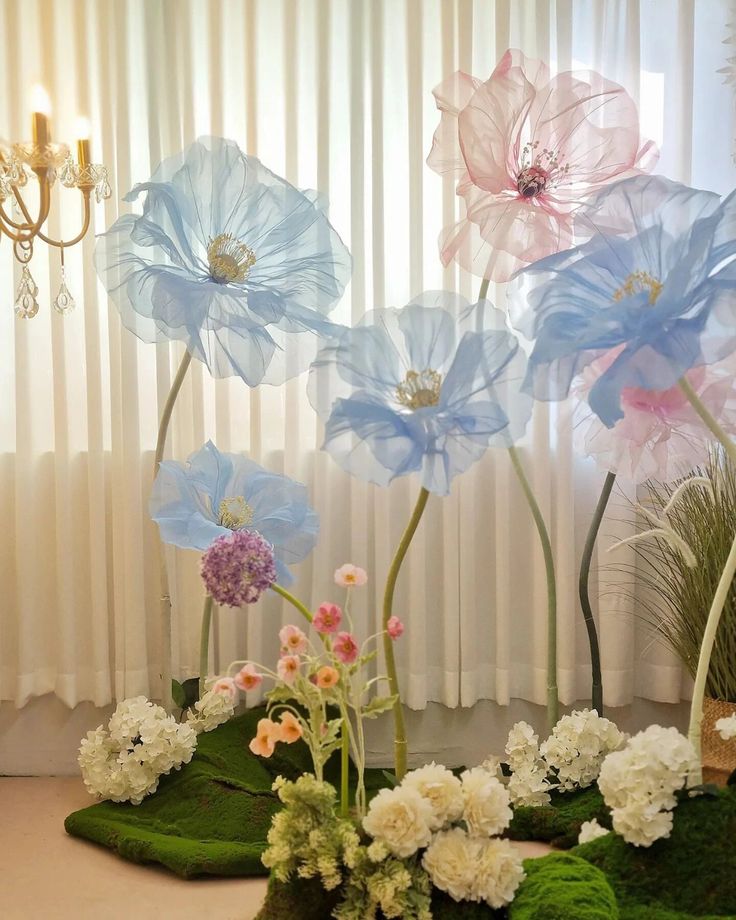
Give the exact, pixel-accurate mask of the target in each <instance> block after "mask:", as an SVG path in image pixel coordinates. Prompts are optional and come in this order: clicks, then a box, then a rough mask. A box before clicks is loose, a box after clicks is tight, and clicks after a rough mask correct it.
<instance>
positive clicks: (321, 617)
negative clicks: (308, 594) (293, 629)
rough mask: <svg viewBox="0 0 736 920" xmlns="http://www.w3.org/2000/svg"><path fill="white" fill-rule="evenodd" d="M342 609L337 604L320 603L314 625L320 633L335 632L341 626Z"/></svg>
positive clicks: (313, 621)
mask: <svg viewBox="0 0 736 920" xmlns="http://www.w3.org/2000/svg"><path fill="white" fill-rule="evenodd" d="M341 622H342V610H341V609H340V608H339V607H338V606H337V604H320V605H319V609H318V610H317V613H315V615H314V620H312V625H313V626H314V628H315V629H316V630H317V632H319V633H334V632H337V630H338V629H339V628H340V623H341Z"/></svg>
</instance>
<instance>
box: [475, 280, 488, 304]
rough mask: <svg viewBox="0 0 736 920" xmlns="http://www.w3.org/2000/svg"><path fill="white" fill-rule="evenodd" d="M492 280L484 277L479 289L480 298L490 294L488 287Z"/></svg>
mask: <svg viewBox="0 0 736 920" xmlns="http://www.w3.org/2000/svg"><path fill="white" fill-rule="evenodd" d="M490 283H491V282H490V280H489V279H488V278H484V279H483V280H482V281H481V283H480V288H479V290H478V300H485V298H486V295H487V294H488V287H489V285H490Z"/></svg>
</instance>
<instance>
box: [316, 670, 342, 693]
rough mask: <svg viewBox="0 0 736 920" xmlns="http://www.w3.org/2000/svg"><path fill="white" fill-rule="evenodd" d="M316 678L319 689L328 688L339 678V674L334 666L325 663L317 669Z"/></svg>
mask: <svg viewBox="0 0 736 920" xmlns="http://www.w3.org/2000/svg"><path fill="white" fill-rule="evenodd" d="M316 678H317V686H318V687H319V688H320V690H329V689H331V688H332V687H334V686H335V684H336V683H337V682H338V681H339V680H340V674H339V673H338V671H337V669H336V668H333V667H330V665H328V664H325V665H323V666H322V667H321V668H320V669H319V671H317V674H316Z"/></svg>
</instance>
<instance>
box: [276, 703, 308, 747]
mask: <svg viewBox="0 0 736 920" xmlns="http://www.w3.org/2000/svg"><path fill="white" fill-rule="evenodd" d="M279 728H280V730H281V732H280V740H281V741H283V742H284V744H293V743H294V742H295V741H298V740H299V739H300V738H301V736H302V735H303V734H304V730H303V729H302V725H301V722H300V721H299V719H297V717H296V716H295V715H294V714H293V713H291V712H289V711H288V710H287V711H286V712H283V713H282V714H281V723H280V725H279Z"/></svg>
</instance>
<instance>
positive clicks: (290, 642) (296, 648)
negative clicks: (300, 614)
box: [279, 626, 307, 655]
mask: <svg viewBox="0 0 736 920" xmlns="http://www.w3.org/2000/svg"><path fill="white" fill-rule="evenodd" d="M279 641H280V642H281V650H282V651H283V652H284V653H285V654H288V655H303V654H304V652H306V650H307V637H306V636H305V635H304V633H303V632H302V631H301V629H299V627H298V626H284V627H282V629H280V630H279Z"/></svg>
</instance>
